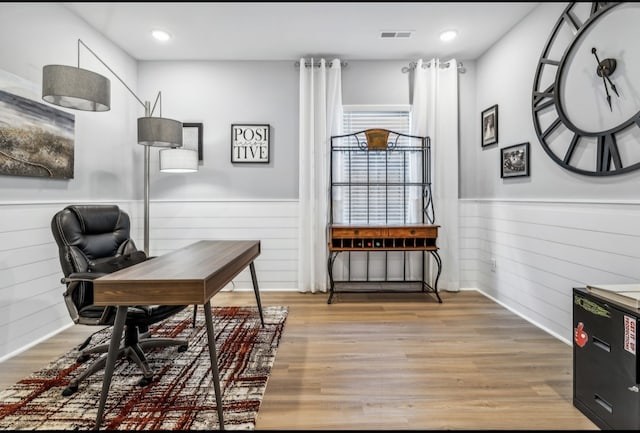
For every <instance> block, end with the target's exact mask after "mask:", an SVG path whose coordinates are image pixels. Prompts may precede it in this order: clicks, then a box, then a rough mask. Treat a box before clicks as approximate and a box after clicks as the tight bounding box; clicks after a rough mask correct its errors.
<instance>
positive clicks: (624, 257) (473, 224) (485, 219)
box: [460, 200, 640, 344]
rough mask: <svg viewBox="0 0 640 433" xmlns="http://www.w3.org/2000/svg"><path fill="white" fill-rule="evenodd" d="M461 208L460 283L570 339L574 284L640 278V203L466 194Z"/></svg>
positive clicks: (637, 280)
mask: <svg viewBox="0 0 640 433" xmlns="http://www.w3.org/2000/svg"><path fill="white" fill-rule="evenodd" d="M460 210H461V211H460V268H461V271H460V272H461V282H462V284H463V287H468V288H476V289H478V290H479V291H481V292H482V293H484V294H485V295H487V296H488V297H490V298H492V299H494V300H495V301H497V302H499V303H501V304H502V305H504V306H505V307H507V308H509V309H510V310H512V311H513V312H515V313H517V314H519V315H521V316H523V317H524V318H526V319H527V320H529V321H531V322H532V323H534V324H536V325H537V326H539V327H540V328H542V329H544V330H546V331H547V332H549V333H551V334H553V335H555V336H556V337H557V338H559V339H561V340H563V341H565V342H566V343H568V344H571V342H572V340H573V323H572V321H573V320H572V315H573V313H572V288H573V287H584V286H585V285H586V284H590V283H612V284H618V283H620V284H622V283H634V282H640V202H609V203H603V202H598V203H592V202H568V201H567V202H551V201H516V200H461V201H460ZM492 258H495V263H496V266H495V270H494V271H492Z"/></svg>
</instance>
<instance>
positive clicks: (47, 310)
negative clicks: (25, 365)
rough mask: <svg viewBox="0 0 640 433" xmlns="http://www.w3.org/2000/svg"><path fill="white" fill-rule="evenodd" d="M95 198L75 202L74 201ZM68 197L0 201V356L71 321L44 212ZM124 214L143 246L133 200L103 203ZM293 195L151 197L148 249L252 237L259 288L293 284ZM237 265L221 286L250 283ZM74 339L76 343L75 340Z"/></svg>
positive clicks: (295, 207) (295, 214) (49, 213)
mask: <svg viewBox="0 0 640 433" xmlns="http://www.w3.org/2000/svg"><path fill="white" fill-rule="evenodd" d="M82 203H84V204H88V203H92V204H99V203H104V202H96V201H91V202H89V201H85V202H82V201H75V202H74V204H82ZM68 204H70V203H67V202H41V203H0V213H1V215H2V218H1V219H0V362H1V361H2V360H3V359H6V358H9V357H11V356H13V355H15V354H17V353H19V352H21V351H23V350H25V349H27V348H28V347H31V346H32V345H34V344H37V343H38V342H40V341H43V340H44V339H46V338H48V337H49V336H50V335H53V334H55V333H57V332H59V331H61V330H62V329H64V328H65V327H67V326H70V325H71V323H72V322H71V319H70V318H69V313H68V312H67V309H66V307H65V305H64V301H63V298H62V293H63V291H64V286H63V285H62V284H61V283H60V278H61V277H62V271H61V268H60V261H59V258H58V249H57V246H56V244H55V241H54V239H53V235H52V234H51V228H50V224H51V218H52V217H53V215H54V214H55V213H56V212H57V211H59V210H60V209H62V208H64V207H65V206H67V205H68ZM109 204H117V205H118V206H120V207H121V208H122V209H124V210H125V211H127V212H128V213H129V215H130V216H131V223H132V230H133V231H132V233H133V234H134V236H133V238H134V240H135V242H136V244H137V245H138V248H140V249H142V247H143V235H142V233H143V206H142V203H141V202H140V201H122V202H109ZM297 218H298V202H297V200H276V201H266V200H265V201H208V202H175V201H174V202H152V203H151V206H150V227H151V230H150V254H151V255H161V254H164V253H166V252H169V251H172V250H174V249H177V248H180V247H182V246H185V245H188V244H189V243H192V242H195V241H197V240H200V239H258V240H260V241H261V247H262V251H261V254H260V256H259V257H258V258H257V259H256V262H255V266H256V273H257V276H258V282H259V286H260V289H261V290H269V289H273V290H275V289H278V290H295V289H296V287H297V261H296V260H297V256H298V253H297V248H298V242H297V239H298V219H297ZM251 287H252V286H251V275H250V273H249V271H248V270H247V271H244V272H242V273H241V274H240V275H238V277H237V278H236V279H235V280H234V281H233V282H232V284H229V286H228V287H227V288H226V289H229V290H230V289H235V288H240V289H244V288H246V289H250V288H251ZM79 343H80V342H79Z"/></svg>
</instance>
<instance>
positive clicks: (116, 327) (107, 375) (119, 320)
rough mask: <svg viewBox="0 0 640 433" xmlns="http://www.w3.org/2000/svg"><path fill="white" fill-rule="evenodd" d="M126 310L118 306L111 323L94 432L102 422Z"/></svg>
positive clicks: (124, 307)
mask: <svg viewBox="0 0 640 433" xmlns="http://www.w3.org/2000/svg"><path fill="white" fill-rule="evenodd" d="M127 309H128V307H126V306H119V307H118V310H117V312H116V319H115V322H114V323H113V331H111V342H110V343H109V352H108V354H107V363H106V365H105V367H104V377H103V379H102V392H101V393H100V405H99V406H98V415H97V416H96V427H95V430H99V429H100V423H101V422H102V414H103V413H104V405H105V403H106V402H107V394H109V387H110V386H111V376H113V370H114V367H115V364H116V359H117V358H118V350H119V349H120V339H121V338H122V331H123V329H124V323H125V320H126V318H127Z"/></svg>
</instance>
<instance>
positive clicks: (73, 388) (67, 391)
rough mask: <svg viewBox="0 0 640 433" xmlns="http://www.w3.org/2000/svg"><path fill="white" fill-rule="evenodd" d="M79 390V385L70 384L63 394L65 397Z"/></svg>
mask: <svg viewBox="0 0 640 433" xmlns="http://www.w3.org/2000/svg"><path fill="white" fill-rule="evenodd" d="M77 390H78V387H77V386H68V387H67V388H65V389H64V391H62V395H63V396H64V397H69V396H70V395H72V394H73V393H74V392H76V391H77Z"/></svg>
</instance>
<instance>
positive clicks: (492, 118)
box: [481, 105, 498, 147]
mask: <svg viewBox="0 0 640 433" xmlns="http://www.w3.org/2000/svg"><path fill="white" fill-rule="evenodd" d="M481 125H482V147H485V146H489V145H491V144H496V143H497V142H498V105H494V106H492V107H489V108H487V109H486V110H484V111H483V112H482V116H481Z"/></svg>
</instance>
